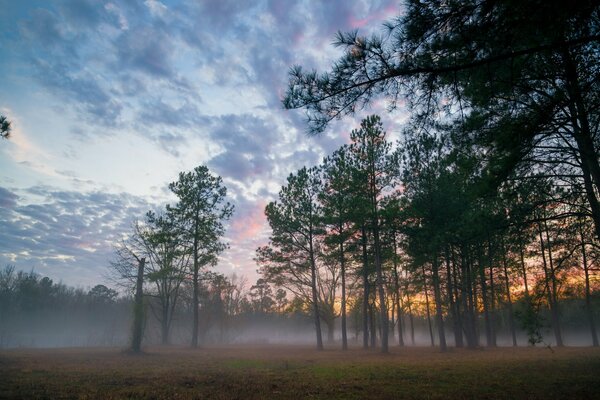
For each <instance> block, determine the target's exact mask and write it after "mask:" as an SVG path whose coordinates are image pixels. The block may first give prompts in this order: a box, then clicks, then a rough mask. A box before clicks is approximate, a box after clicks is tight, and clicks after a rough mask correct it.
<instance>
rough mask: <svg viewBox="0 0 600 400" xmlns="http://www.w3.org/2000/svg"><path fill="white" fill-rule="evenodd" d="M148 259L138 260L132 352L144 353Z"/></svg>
mask: <svg viewBox="0 0 600 400" xmlns="http://www.w3.org/2000/svg"><path fill="white" fill-rule="evenodd" d="M145 264H146V259H145V258H141V259H140V260H138V273H137V281H136V285H135V303H134V306H133V332H132V337H131V351H133V352H134V353H139V352H141V351H142V336H143V333H144V332H143V331H144V290H143V287H144V266H145Z"/></svg>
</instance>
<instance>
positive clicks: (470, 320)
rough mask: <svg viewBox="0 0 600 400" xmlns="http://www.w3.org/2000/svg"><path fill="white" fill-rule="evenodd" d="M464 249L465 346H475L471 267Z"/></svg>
mask: <svg viewBox="0 0 600 400" xmlns="http://www.w3.org/2000/svg"><path fill="white" fill-rule="evenodd" d="M466 251H467V250H466V249H465V248H464V247H463V248H462V249H461V269H462V292H463V295H462V302H463V309H464V312H465V324H464V327H465V336H466V339H467V346H468V347H469V348H475V347H477V345H478V340H477V331H476V329H475V315H474V310H473V309H474V301H473V290H472V288H473V284H472V283H471V268H470V263H469V260H468V257H467V254H465V253H466Z"/></svg>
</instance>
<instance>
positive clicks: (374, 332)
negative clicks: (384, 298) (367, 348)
mask: <svg viewBox="0 0 600 400" xmlns="http://www.w3.org/2000/svg"><path fill="white" fill-rule="evenodd" d="M375 308H376V307H375V305H374V304H369V322H370V324H371V336H370V339H371V348H375V346H377V317H376V312H375Z"/></svg>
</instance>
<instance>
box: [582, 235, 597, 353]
mask: <svg viewBox="0 0 600 400" xmlns="http://www.w3.org/2000/svg"><path fill="white" fill-rule="evenodd" d="M579 233H580V235H581V254H582V256H583V271H584V273H585V308H586V311H587V315H588V321H589V324H590V332H591V334H592V344H593V346H594V347H598V334H597V333H596V324H595V322H594V312H593V310H592V301H591V295H590V273H589V268H588V262H587V254H586V251H585V240H584V239H583V230H581V229H580V231H579Z"/></svg>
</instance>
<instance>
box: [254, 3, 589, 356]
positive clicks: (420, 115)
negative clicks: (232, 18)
mask: <svg viewBox="0 0 600 400" xmlns="http://www.w3.org/2000/svg"><path fill="white" fill-rule="evenodd" d="M404 8H405V13H404V14H403V16H400V17H398V18H396V19H394V20H392V21H389V22H387V23H386V24H385V31H384V33H383V34H375V35H372V36H369V37H363V36H360V35H359V34H358V32H356V31H355V32H350V33H341V32H340V33H339V34H338V36H337V40H336V45H337V46H339V47H341V48H342V49H343V50H344V55H343V56H342V57H341V58H340V59H338V60H337V61H336V62H335V63H334V65H333V67H332V69H331V71H330V72H326V73H321V74H319V73H317V72H316V71H309V72H305V71H304V70H303V69H302V68H301V67H294V68H293V69H292V71H291V74H290V81H289V86H288V91H287V93H286V96H285V98H284V100H283V103H284V106H285V107H286V108H303V109H305V110H306V113H307V114H306V115H307V118H308V126H309V129H310V131H311V132H312V133H315V134H318V133H320V132H322V131H323V130H325V129H326V128H327V126H328V123H329V122H330V121H331V120H333V119H335V118H339V117H341V116H343V115H353V114H354V113H355V112H356V111H357V110H359V109H361V108H363V107H365V106H367V105H369V104H370V103H371V102H372V101H373V100H374V99H377V98H380V97H383V98H386V99H388V100H389V108H390V109H392V110H393V109H395V108H396V107H397V105H398V104H399V102H402V103H405V104H406V105H407V109H408V110H409V111H410V119H409V122H408V123H407V124H406V125H405V127H404V129H403V135H402V137H403V139H402V140H401V141H400V143H398V144H397V146H396V147H395V149H394V150H392V148H391V146H390V144H388V143H387V142H386V140H385V133H384V131H383V127H382V126H381V123H380V121H379V119H378V118H377V117H375V116H373V117H368V118H367V119H365V120H363V121H362V123H361V128H360V129H358V130H355V131H353V132H352V135H351V140H352V144H350V145H349V146H344V147H342V148H341V149H340V150H338V151H337V152H335V153H334V154H333V155H331V156H330V157H328V158H327V159H326V160H325V161H324V162H323V164H322V165H321V166H319V167H315V168H312V169H302V170H300V171H298V172H297V173H296V174H292V175H291V176H290V177H289V178H288V182H287V185H286V186H284V187H283V188H282V190H281V192H280V194H279V199H278V200H277V201H276V202H273V203H271V204H269V206H267V209H266V211H265V212H266V215H267V218H268V219H269V223H270V225H271V228H272V235H271V239H270V244H269V245H268V246H266V247H264V248H261V249H259V250H258V253H257V254H258V256H257V259H258V260H259V263H260V264H261V269H262V272H263V274H264V276H265V277H266V278H267V279H269V280H270V281H272V282H274V283H276V284H280V285H286V286H288V287H293V288H294V290H296V291H297V292H299V293H300V294H302V295H303V296H304V297H305V298H306V301H307V302H309V303H310V304H311V305H312V307H313V315H314V318H315V328H316V332H317V346H318V347H319V348H322V339H321V336H320V335H321V334H320V320H323V321H327V318H328V317H327V313H328V312H329V311H330V310H335V309H336V306H335V304H334V303H335V299H336V296H334V295H332V294H331V293H332V292H334V291H336V290H338V288H340V286H341V292H342V294H341V304H340V312H341V315H342V321H344V319H345V316H344V314H345V312H346V311H345V309H346V302H347V301H348V299H347V298H346V295H345V292H346V289H347V288H346V287H345V286H346V285H345V283H344V281H345V280H346V278H347V276H346V274H347V272H348V271H349V268H350V269H351V271H352V272H353V279H354V280H357V281H360V285H359V286H360V287H361V288H360V290H359V291H358V292H355V293H354V296H353V301H354V302H356V301H360V302H362V303H363V306H362V307H363V324H364V328H363V338H364V345H365V346H367V345H368V343H369V340H370V339H369V336H370V337H371V338H374V337H375V336H376V335H378V336H380V343H381V348H382V350H383V351H387V347H388V334H389V322H390V319H392V320H393V319H394V318H395V321H394V322H395V324H401V323H402V322H403V318H402V315H403V313H406V312H408V313H411V311H410V304H411V301H410V300H409V298H408V296H410V295H411V294H413V293H414V294H413V297H414V296H415V295H416V296H419V297H421V296H422V297H424V298H425V301H426V303H427V304H429V303H431V304H432V309H433V310H434V311H433V313H432V314H433V318H432V319H433V324H432V326H434V327H435V328H436V330H437V334H436V336H437V339H438V343H439V345H440V347H441V348H442V349H445V348H446V346H447V344H446V328H448V329H450V330H451V331H452V332H453V336H454V341H455V344H456V346H463V345H466V346H469V347H475V346H478V345H479V344H480V343H479V342H480V333H483V336H484V337H485V343H486V345H488V346H495V345H496V334H497V332H496V328H497V326H498V322H497V321H498V319H501V318H504V317H503V316H502V315H500V310H501V309H506V310H507V312H506V314H505V315H506V319H507V325H508V327H509V331H510V335H511V337H512V338H511V341H512V343H513V344H514V345H516V344H517V334H516V330H517V327H516V325H517V322H516V321H515V317H517V316H518V317H519V320H520V321H521V322H522V324H523V328H524V329H525V330H526V331H527V333H528V340H529V341H530V342H531V343H537V342H539V341H540V340H541V332H540V329H541V325H542V322H541V321H540V316H541V315H542V314H544V313H545V311H544V312H542V311H543V310H547V312H548V314H549V320H550V325H551V326H552V329H553V336H554V342H555V343H556V344H557V345H558V346H561V345H562V344H563V342H564V341H563V332H562V326H561V322H562V321H561V319H562V318H564V315H563V314H562V313H561V307H562V306H563V304H564V302H565V301H566V299H567V298H572V297H579V298H581V299H584V302H585V308H586V315H587V320H588V321H587V322H588V327H589V330H590V336H591V338H592V341H593V344H594V345H597V344H598V339H597V332H596V327H595V323H594V310H593V307H592V306H593V297H594V295H596V296H597V283H596V282H595V281H594V278H595V277H594V272H595V270H597V258H598V243H599V240H600V205H599V203H598V198H599V197H598V196H599V195H600V191H599V188H600V162H599V157H598V155H599V148H600V138H599V135H598V126H599V121H600V119H599V118H598V116H599V114H598V111H597V110H598V109H599V108H598V99H599V96H598V93H599V92H598V82H599V79H598V77H599V70H598V65H600V63H599V62H598V55H599V48H598V45H599V40H600V19H599V16H600V14H599V7H598V5H597V3H596V2H591V1H589V2H588V1H582V2H576V3H568V2H560V1H541V0H528V1H513V0H504V1H464V2H438V1H429V2H421V1H407V2H405V3H404ZM340 177H341V178H340ZM340 181H341V182H340ZM336 193H339V195H337V197H336ZM338 197H339V198H338ZM292 199H293V200H292ZM292 204H296V206H291V205H292ZM300 205H302V206H300ZM358 277H360V279H359V278H358ZM338 280H339V281H340V282H338ZM351 286H352V287H355V286H356V285H355V284H354V285H351ZM290 290H291V289H290ZM356 299H359V300H356ZM515 302H519V303H521V304H522V305H523V307H519V309H518V310H517V309H515V307H514V304H515ZM426 311H427V313H428V314H429V313H430V311H429V306H427V307H426ZM373 321H377V325H378V326H377V327H375V324H374V323H373ZM326 323H327V322H326ZM448 325H449V326H448ZM343 326H344V323H343V322H342V329H344V328H343ZM398 326H399V325H398ZM430 329H431V330H432V329H433V328H430ZM480 331H482V332H480ZM401 332H402V330H401V329H400V330H399V338H400V340H401V341H403V338H402V334H401ZM431 336H432V341H433V334H432V335H431ZM345 337H346V334H345V333H344V332H342V338H343V347H344V348H345V347H346V341H345V339H344V338H345Z"/></svg>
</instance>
